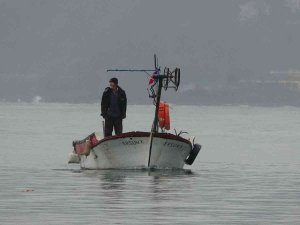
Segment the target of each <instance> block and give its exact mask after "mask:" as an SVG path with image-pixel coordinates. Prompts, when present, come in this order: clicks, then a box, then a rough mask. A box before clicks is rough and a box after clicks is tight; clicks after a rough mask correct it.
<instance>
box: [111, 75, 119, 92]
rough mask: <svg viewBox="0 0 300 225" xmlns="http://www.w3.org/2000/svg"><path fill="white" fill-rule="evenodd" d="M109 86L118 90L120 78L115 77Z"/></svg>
mask: <svg viewBox="0 0 300 225" xmlns="http://www.w3.org/2000/svg"><path fill="white" fill-rule="evenodd" d="M109 86H110V88H111V89H112V90H116V89H117V88H118V79H117V78H115V77H113V78H111V79H110V80H109Z"/></svg>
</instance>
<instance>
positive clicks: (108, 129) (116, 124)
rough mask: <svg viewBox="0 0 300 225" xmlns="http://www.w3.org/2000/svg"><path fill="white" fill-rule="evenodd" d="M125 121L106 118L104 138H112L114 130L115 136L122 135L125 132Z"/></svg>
mask: <svg viewBox="0 0 300 225" xmlns="http://www.w3.org/2000/svg"><path fill="white" fill-rule="evenodd" d="M122 122H123V120H122V119H121V118H111V117H110V118H106V119H105V127H104V133H105V134H104V136H105V137H109V136H112V132H113V130H115V134H116V135H117V134H122V132H123V124H122Z"/></svg>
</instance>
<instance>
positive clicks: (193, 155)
mask: <svg viewBox="0 0 300 225" xmlns="http://www.w3.org/2000/svg"><path fill="white" fill-rule="evenodd" d="M200 149H201V145H199V144H194V147H193V149H192V150H191V152H190V154H189V155H188V157H187V158H186V159H185V164H187V165H192V164H193V163H194V161H195V159H196V157H197V155H198V153H199V152H200Z"/></svg>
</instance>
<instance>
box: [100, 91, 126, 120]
mask: <svg viewBox="0 0 300 225" xmlns="http://www.w3.org/2000/svg"><path fill="white" fill-rule="evenodd" d="M111 93H112V90H111V88H109V87H107V88H105V90H104V92H103V95H102V100H101V116H103V118H107V116H108V109H109V106H110V95H111ZM118 103H119V107H120V112H121V116H120V117H121V119H125V118H126V109H127V98H126V93H125V91H124V90H123V89H122V88H121V87H119V86H118Z"/></svg>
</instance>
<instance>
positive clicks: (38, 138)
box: [0, 103, 300, 225]
mask: <svg viewBox="0 0 300 225" xmlns="http://www.w3.org/2000/svg"><path fill="white" fill-rule="evenodd" d="M99 111H100V109H99V105H96V104H91V105H88V104H74V105H72V104H22V103H20V104H8V103H0V224H1V225H5V224H21V225H29V224H30V225H37V224H80V225H82V224H84V225H87V224H293V225H294V224H300V108H292V107H281V108H259V107H247V106H240V107H235V106H226V107H194V106H175V105H174V106H172V111H171V120H172V124H171V126H172V129H173V128H176V130H177V131H180V130H183V131H187V132H189V135H191V136H195V137H196V142H198V143H200V144H201V145H202V146H203V147H202V150H201V152H200V153H199V155H198V158H197V159H196V161H195V162H194V165H192V166H191V167H186V170H180V171H152V172H148V171H130V170H128V171H122V170H102V171H81V170H80V168H79V166H78V165H68V164H67V159H68V154H69V152H71V150H72V146H71V142H72V141H73V140H74V139H81V138H83V137H85V136H87V135H88V134H90V133H92V132H94V131H98V132H100V131H101V130H102V127H101V119H100V118H99ZM152 119H153V107H152V106H129V109H128V116H127V119H126V120H125V121H124V128H125V131H131V130H146V131H149V129H150V127H151V122H152Z"/></svg>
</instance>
